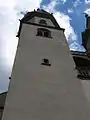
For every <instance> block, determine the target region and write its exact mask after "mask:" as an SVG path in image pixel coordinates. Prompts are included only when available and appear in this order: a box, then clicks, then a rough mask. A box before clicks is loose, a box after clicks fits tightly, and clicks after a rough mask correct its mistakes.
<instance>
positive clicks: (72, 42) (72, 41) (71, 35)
mask: <svg viewBox="0 0 90 120" xmlns="http://www.w3.org/2000/svg"><path fill="white" fill-rule="evenodd" d="M56 5H57V2H55V1H52V2H51V3H49V4H48V5H47V6H44V9H45V10H47V11H48V12H52V13H53V15H54V17H55V18H56V20H57V22H58V24H59V25H60V27H62V28H65V36H66V39H67V40H68V44H69V47H70V49H73V50H77V51H78V50H79V51H81V50H82V51H85V49H84V48H83V47H82V46H80V45H79V44H78V38H77V34H76V33H75V31H74V29H73V27H72V26H71V24H70V21H71V20H72V19H71V18H70V17H69V16H68V15H66V14H65V13H62V12H60V11H56V10H55V6H56ZM76 46H77V47H76Z"/></svg>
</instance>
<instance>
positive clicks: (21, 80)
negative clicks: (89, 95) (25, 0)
mask: <svg viewBox="0 0 90 120" xmlns="http://www.w3.org/2000/svg"><path fill="white" fill-rule="evenodd" d="M17 36H18V37H19V43H18V48H17V53H16V58H15V62H14V66H13V71H12V76H11V81H10V85H9V90H8V95H7V98H6V102H5V108H4V112H3V117H2V120H46V119H47V120H85V119H86V120H90V113H89V112H90V111H89V107H88V102H87V99H86V97H85V95H84V92H83V89H82V85H81V83H80V81H79V80H78V79H77V77H76V73H75V72H74V62H73V60H72V57H71V54H70V52H69V49H68V45H67V42H66V38H65V36H64V29H62V28H60V27H59V25H58V23H57V22H56V20H55V18H54V17H53V15H52V14H49V13H48V12H46V11H44V10H42V9H38V10H37V11H33V12H29V13H27V14H26V15H25V16H24V18H23V19H22V20H21V21H20V28H19V32H18V35H17Z"/></svg>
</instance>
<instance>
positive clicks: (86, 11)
mask: <svg viewBox="0 0 90 120" xmlns="http://www.w3.org/2000/svg"><path fill="white" fill-rule="evenodd" d="M84 13H87V14H88V15H89V16H90V8H87V9H86V10H85V11H84Z"/></svg>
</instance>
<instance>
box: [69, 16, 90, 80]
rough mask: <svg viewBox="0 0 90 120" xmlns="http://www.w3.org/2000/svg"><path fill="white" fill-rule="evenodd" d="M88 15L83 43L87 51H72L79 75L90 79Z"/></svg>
mask: <svg viewBox="0 0 90 120" xmlns="http://www.w3.org/2000/svg"><path fill="white" fill-rule="evenodd" d="M85 17H86V29H85V31H84V32H82V45H83V47H84V48H85V49H86V52H79V51H71V54H72V56H73V59H74V62H75V66H76V67H75V69H76V70H77V77H78V78H79V79H81V80H90V17H89V16H88V15H86V16H85Z"/></svg>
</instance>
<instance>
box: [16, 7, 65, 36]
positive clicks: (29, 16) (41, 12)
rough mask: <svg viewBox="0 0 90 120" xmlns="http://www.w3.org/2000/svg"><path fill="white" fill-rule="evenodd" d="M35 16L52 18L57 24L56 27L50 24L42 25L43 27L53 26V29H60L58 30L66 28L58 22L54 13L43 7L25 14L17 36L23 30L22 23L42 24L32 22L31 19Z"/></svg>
mask: <svg viewBox="0 0 90 120" xmlns="http://www.w3.org/2000/svg"><path fill="white" fill-rule="evenodd" d="M34 16H37V17H42V18H47V19H50V20H51V21H52V23H53V24H54V25H55V27H50V26H44V25H41V26H42V27H48V28H53V29H58V30H63V31H64V30H65V29H64V28H61V27H60V26H59V24H58V23H57V21H56V19H55V18H54V16H53V14H52V13H51V14H50V13H49V12H47V11H45V10H43V9H37V11H35V10H34V11H32V12H27V13H26V14H25V16H24V17H23V18H22V19H21V20H20V27H19V31H18V35H17V37H19V36H20V32H21V28H22V24H23V23H26V24H32V25H39V26H40V24H35V23H31V22H30V21H29V20H30V19H32V18H33V17H34Z"/></svg>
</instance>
